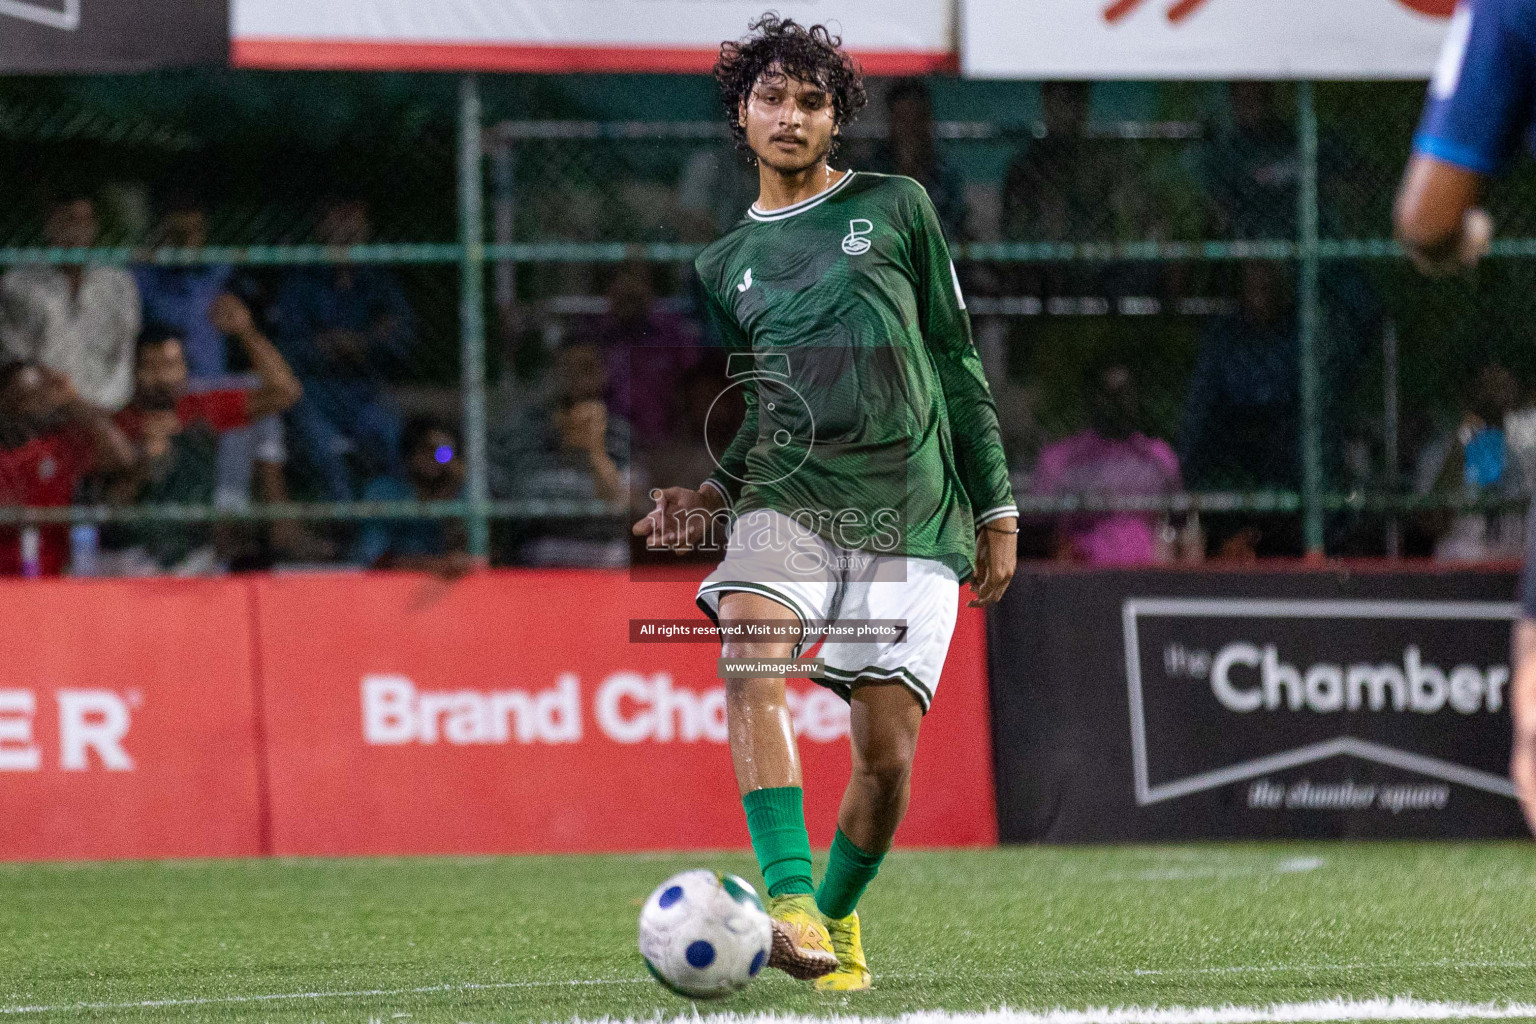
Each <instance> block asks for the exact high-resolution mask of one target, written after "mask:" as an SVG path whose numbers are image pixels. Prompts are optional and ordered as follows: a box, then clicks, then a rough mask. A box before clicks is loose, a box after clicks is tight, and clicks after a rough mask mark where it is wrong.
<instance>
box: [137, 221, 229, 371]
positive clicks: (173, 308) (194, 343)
mask: <svg viewBox="0 0 1536 1024" xmlns="http://www.w3.org/2000/svg"><path fill="white" fill-rule="evenodd" d="M150 244H151V245H154V246H177V247H180V248H187V249H201V248H202V247H204V246H206V245H207V244H208V215H207V213H206V212H205V211H204V210H203V207H202V204H201V203H200V202H198V200H197V199H196V198H195V197H193V196H192V195H190V194H186V193H176V194H172V195H170V196H168V197H167V198H166V201H165V209H164V211H163V212H162V213H161V215H160V223H159V225H158V226H157V227H156V229H155V234H154V237H153V238H151V239H150ZM233 277H234V268H233V267H231V266H229V265H228V264H224V263H214V264H207V265H203V266H185V267H180V266H154V265H147V264H146V265H140V266H137V267H134V268H133V279H134V282H135V283H136V284H137V285H138V287H139V298H140V300H141V302H142V304H143V309H144V321H145V322H146V323H151V324H158V325H160V326H163V327H168V328H170V329H172V330H174V331H176V332H177V333H178V334H179V336H180V337H181V339H182V344H183V345H184V346H185V351H186V357H187V372H188V374H189V375H190V376H191V377H192V379H193V380H201V379H206V378H211V377H222V376H224V375H225V374H226V373H228V372H229V365H228V360H227V359H226V358H225V352H224V335H223V334H222V333H221V332H220V331H219V330H218V328H216V327H215V326H214V325H213V320H212V318H211V316H210V313H211V312H212V310H213V303H214V300H215V299H217V298H218V297H219V296H220V295H223V294H224V293H225V292H227V291H229V290H230V281H231V279H232V278H233Z"/></svg>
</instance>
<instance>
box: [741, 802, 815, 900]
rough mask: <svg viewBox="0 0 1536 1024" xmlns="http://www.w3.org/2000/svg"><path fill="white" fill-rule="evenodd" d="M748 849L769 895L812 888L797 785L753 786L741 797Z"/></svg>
mask: <svg viewBox="0 0 1536 1024" xmlns="http://www.w3.org/2000/svg"><path fill="white" fill-rule="evenodd" d="M741 805H742V806H743V807H745V808H746V810H747V832H748V833H750V834H751V836H752V852H753V853H756V854H757V866H758V867H760V868H762V869H763V881H764V882H766V883H767V884H768V895H769V896H783V895H785V894H786V893H793V892H804V893H811V892H815V891H816V887H815V886H813V885H812V884H811V837H810V835H809V834H808V833H807V832H806V831H805V791H804V790H802V789H801V788H800V787H799V786H778V787H775V788H773V789H754V790H753V791H752V792H750V793H748V794H747V795H746V796H744V797H742V798H741Z"/></svg>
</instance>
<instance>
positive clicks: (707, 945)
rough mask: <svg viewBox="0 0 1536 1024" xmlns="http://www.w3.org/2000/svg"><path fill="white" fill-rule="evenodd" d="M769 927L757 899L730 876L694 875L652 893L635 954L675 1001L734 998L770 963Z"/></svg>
mask: <svg viewBox="0 0 1536 1024" xmlns="http://www.w3.org/2000/svg"><path fill="white" fill-rule="evenodd" d="M772 944H773V924H772V922H770V921H769V919H768V912H767V911H766V910H764V909H763V901H762V900H760V899H758V898H757V892H756V891H755V890H754V889H753V888H752V886H751V885H749V884H748V883H747V882H745V881H743V880H742V879H740V878H737V877H736V876H735V875H722V874H720V873H718V872H715V871H707V870H704V869H702V868H701V869H698V870H694V871H684V872H682V873H681V874H677V875H673V876H672V877H671V878H669V879H667V880H666V881H665V882H662V883H661V885H659V886H657V887H656V891H655V892H653V893H651V898H650V899H648V900H646V901H645V907H644V909H642V910H641V911H640V955H641V956H643V957H644V958H645V965H646V967H648V968H650V971H651V974H652V976H654V977H655V979H656V980H657V981H659V982H661V983H662V984H663V985H665V986H666V987H667V988H669V989H671V990H672V991H673V992H676V993H677V994H678V995H683V996H688V997H689V998H692V999H716V998H719V997H720V996H728V995H730V994H731V993H733V992H740V991H741V990H742V989H744V988H746V987H747V985H749V984H750V983H751V982H752V979H753V978H755V977H757V974H758V972H759V971H761V970H762V969H763V964H765V963H767V962H768V950H769V947H770V946H772Z"/></svg>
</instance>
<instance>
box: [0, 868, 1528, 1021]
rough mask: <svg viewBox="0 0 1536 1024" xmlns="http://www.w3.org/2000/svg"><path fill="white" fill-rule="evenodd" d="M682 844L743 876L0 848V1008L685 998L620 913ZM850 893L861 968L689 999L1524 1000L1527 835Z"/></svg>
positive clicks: (70, 1011)
mask: <svg viewBox="0 0 1536 1024" xmlns="http://www.w3.org/2000/svg"><path fill="white" fill-rule="evenodd" d="M695 866H707V867H713V868H718V869H721V870H730V871H735V872H738V873H740V874H742V875H743V876H744V877H747V878H750V879H754V880H755V879H756V878H757V874H756V871H755V868H754V865H753V863H752V861H751V859H750V857H749V856H748V855H745V854H741V853H718V854H697V853H696V854H685V855H677V856H674V855H666V856H604V857H529V858H514V857H506V858H499V857H498V858H491V857H486V858H413V859H366V860H365V859H357V860H251V861H196V862H170V863H114V864H52V865H6V866H0V1021H9V1020H16V1021H35V1020H60V1021H84V1020H114V1021H115V1020H125V1021H142V1020H206V1021H274V1022H289V1021H328V1022H335V1021H381V1022H382V1021H453V1022H461V1021H473V1022H490V1021H498V1022H525V1021H529V1022H531V1021H569V1020H571V1019H573V1018H586V1019H597V1018H602V1017H616V1018H626V1017H651V1016H653V1015H655V1014H656V1013H657V1012H658V1011H660V1012H662V1013H664V1014H669V1015H670V1014H676V1013H679V1012H691V1006H692V1004H690V1003H688V1002H687V1001H686V1000H683V999H680V998H678V997H676V996H673V995H670V994H669V993H667V992H665V991H663V990H662V989H661V988H660V987H659V986H658V985H656V984H655V983H654V982H653V981H651V980H649V979H648V978H647V977H646V975H645V972H644V970H643V968H642V966H641V963H640V961H639V955H638V953H637V952H636V949H635V921H636V915H637V914H638V912H639V907H640V903H641V901H642V899H643V898H644V897H645V896H646V894H647V893H649V892H650V890H651V889H652V888H653V887H654V886H655V885H656V884H657V883H658V882H660V881H661V880H662V879H663V878H665V877H667V876H668V875H669V874H671V873H673V872H675V871H678V870H681V869H683V868H686V867H695ZM818 868H819V866H818ZM861 913H862V916H863V919H864V934H865V943H866V949H867V951H868V954H869V959H870V965H871V967H872V968H873V970H874V972H875V975H876V986H877V988H876V991H874V992H870V993H863V994H859V995H854V996H841V997H825V996H821V995H818V994H817V993H815V992H813V991H811V990H810V988H809V987H808V986H806V985H802V984H799V983H796V982H793V981H791V980H790V979H788V978H787V977H785V976H783V975H779V974H776V973H774V972H771V971H770V972H765V975H764V976H763V977H762V978H761V979H760V980H759V981H757V982H756V983H754V984H753V985H752V987H751V988H749V989H748V990H747V991H746V992H745V993H743V994H741V995H739V996H737V997H735V998H733V999H730V1000H726V1001H722V1002H719V1003H712V1004H699V1008H700V1010H701V1011H703V1012H708V1011H710V1010H712V1009H720V1010H727V1009H728V1010H735V1011H761V1010H771V1011H781V1012H794V1013H800V1014H813V1015H832V1014H836V1013H844V1014H847V1013H860V1014H879V1015H890V1014H895V1013H900V1012H903V1011H908V1010H913V1009H920V1008H947V1009H956V1010H959V1009H979V1008H987V1007H996V1006H1000V1005H1008V1006H1012V1007H1028V1008H1050V1007H1079V1008H1081V1007H1087V1006H1104V1005H1112V1006H1113V1005H1118V1006H1147V1007H1151V1006H1170V1005H1185V1006H1218V1005H1223V1004H1231V1003H1236V1004H1243V1005H1254V1004H1269V1003H1274V1002H1294V1001H1309V1000H1316V999H1324V998H1328V997H1333V996H1355V997H1369V996H1408V995H1411V996H1415V997H1418V998H1421V999H1434V1000H1448V1001H1467V1002H1480V1001H1519V1002H1531V1001H1536V970H1533V968H1536V945H1533V936H1536V846H1533V845H1527V844H1512V843H1511V844H1449V843H1445V844H1402V843H1391V844H1386V843H1383V844H1336V845H1291V844H1282V845H1273V844H1268V845H1200V846H1158V847H1152V846H1139V847H1117V848H1003V849H996V850H968V851H931V852H928V851H925V852H905V851H899V852H897V853H894V854H892V855H891V856H890V857H889V858H888V859H887V860H886V862H885V865H884V867H883V868H882V869H881V872H880V877H879V878H878V879H877V880H876V882H875V883H874V884H873V885H872V886H871V887H870V890H869V893H868V895H867V896H866V897H865V899H864V902H863V904H862V905H861ZM342 993H350V994H342ZM306 994H307V995H306ZM250 997H274V998H250ZM140 1003H155V1004H156V1005H140V1006H134V1005H129V1004H140ZM26 1007H32V1008H33V1009H24V1008H26Z"/></svg>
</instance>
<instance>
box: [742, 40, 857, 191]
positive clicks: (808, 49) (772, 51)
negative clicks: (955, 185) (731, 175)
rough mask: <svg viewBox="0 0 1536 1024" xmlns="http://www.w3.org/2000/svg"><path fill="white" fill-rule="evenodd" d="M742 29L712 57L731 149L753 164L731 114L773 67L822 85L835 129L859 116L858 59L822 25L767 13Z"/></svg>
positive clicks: (834, 145) (834, 147) (744, 134)
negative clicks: (744, 35) (745, 32)
mask: <svg viewBox="0 0 1536 1024" xmlns="http://www.w3.org/2000/svg"><path fill="white" fill-rule="evenodd" d="M747 28H748V30H749V31H750V32H751V35H749V36H748V37H747V38H746V39H741V40H736V41H730V40H728V41H726V42H723V43H721V44H720V59H719V60H717V61H715V72H714V73H715V85H716V87H717V88H718V89H719V92H720V102H721V103H723V104H725V116H726V119H727V120H728V121H730V124H731V137H732V138H733V139H734V140H735V142H736V148H737V149H738V150H740V151H741V152H743V153H746V154H747V155H748V157H749V158H751V159H752V160H753V162H754V163H755V162H756V158H755V157H753V156H752V151H751V148H750V147H748V145H747V127H746V125H744V124H742V123H741V121H740V120H739V119H738V118H737V111H738V110H739V108H740V105H741V103H742V102H743V101H745V100H746V98H747V97H748V96H750V95H751V94H752V88H753V86H755V85H756V84H757V80H758V79H759V78H761V77H762V75H763V73H764V72H765V71H767V70H768V69H769V68H771V67H774V66H775V65H777V67H778V68H779V69H780V70H781V71H783V73H784V74H785V75H786V76H788V77H790V78H794V79H798V80H799V81H802V82H815V83H817V84H819V85H821V86H822V87H823V88H824V89H826V90H827V92H828V94H829V95H831V97H832V116H833V118H834V119H835V121H836V123H837V126H838V127H839V128H842V127H844V126H845V125H847V124H849V123H850V122H851V121H853V119H854V118H856V117H858V116H859V111H860V110H863V109H864V104H865V103H866V102H867V101H868V96H866V95H865V93H864V72H863V70H862V69H861V68H860V67H859V64H858V61H856V60H854V59H853V58H852V57H850V56H849V55H848V54H846V53H844V52H843V50H842V49H841V47H842V45H843V39H842V37H841V36H835V35H833V34H832V33H831V32H830V31H828V29H827V26H825V25H811V26H809V27H807V26H805V25H802V24H800V23H799V22H797V21H795V20H794V19H793V18H781V17H779V16H778V15H777V14H775V13H773V12H771V11H770V12H769V13H767V14H764V15H763V16H762V17H761V18H759V19H757V20H756V21H754V22H752V24H750V25H748V26H747ZM837 142H838V140H837V137H836V136H834V137H833V139H832V150H833V152H836V151H837Z"/></svg>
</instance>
